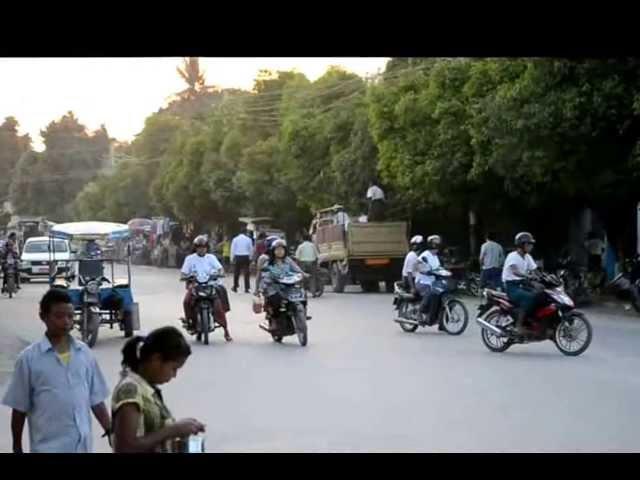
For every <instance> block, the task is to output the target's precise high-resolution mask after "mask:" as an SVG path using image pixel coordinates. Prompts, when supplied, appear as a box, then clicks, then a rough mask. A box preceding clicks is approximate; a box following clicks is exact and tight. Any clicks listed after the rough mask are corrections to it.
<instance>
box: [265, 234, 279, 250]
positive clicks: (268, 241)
mask: <svg viewBox="0 0 640 480" xmlns="http://www.w3.org/2000/svg"><path fill="white" fill-rule="evenodd" d="M276 240H280V237H278V236H277V235H271V236H269V237H267V239H266V240H265V241H264V244H265V246H266V247H267V251H269V250H271V245H272V244H273V242H275V241H276Z"/></svg>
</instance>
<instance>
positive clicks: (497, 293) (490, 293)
mask: <svg viewBox="0 0 640 480" xmlns="http://www.w3.org/2000/svg"><path fill="white" fill-rule="evenodd" d="M487 296H489V297H493V298H499V299H501V300H507V301H508V300H509V296H508V295H507V294H506V293H504V292H500V291H498V290H491V289H489V288H487Z"/></svg>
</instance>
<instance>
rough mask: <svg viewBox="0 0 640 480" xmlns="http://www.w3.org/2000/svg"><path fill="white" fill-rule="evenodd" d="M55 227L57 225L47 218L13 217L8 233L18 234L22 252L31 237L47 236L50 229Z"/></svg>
mask: <svg viewBox="0 0 640 480" xmlns="http://www.w3.org/2000/svg"><path fill="white" fill-rule="evenodd" d="M54 225H55V223H53V222H50V221H48V220H47V219H46V218H45V217H36V216H25V215H22V216H21V215H13V216H12V217H11V221H10V222H9V223H8V224H7V232H16V234H17V236H18V247H19V249H20V251H22V249H23V248H24V244H25V242H26V241H27V240H29V239H30V238H31V237H41V236H47V235H48V234H49V229H50V228H51V227H53V226H54Z"/></svg>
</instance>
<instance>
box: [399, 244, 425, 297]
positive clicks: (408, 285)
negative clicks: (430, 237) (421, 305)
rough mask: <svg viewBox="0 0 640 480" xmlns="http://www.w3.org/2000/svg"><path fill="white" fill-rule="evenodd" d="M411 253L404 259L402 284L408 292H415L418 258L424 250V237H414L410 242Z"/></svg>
mask: <svg viewBox="0 0 640 480" xmlns="http://www.w3.org/2000/svg"><path fill="white" fill-rule="evenodd" d="M409 248H410V250H409V253H407V256H406V257H405V258H404V266H403V267H402V282H403V284H404V288H405V290H406V291H407V292H415V291H416V285H415V280H416V276H417V274H418V262H419V259H418V256H419V255H420V254H421V253H422V250H423V249H424V237H423V236H422V235H414V236H413V237H412V238H411V241H410V242H409Z"/></svg>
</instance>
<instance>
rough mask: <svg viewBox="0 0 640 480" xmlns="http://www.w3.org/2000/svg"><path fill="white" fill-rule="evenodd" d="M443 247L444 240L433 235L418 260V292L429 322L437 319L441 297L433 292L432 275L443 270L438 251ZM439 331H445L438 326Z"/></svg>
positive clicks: (422, 310) (433, 279) (434, 279)
mask: <svg viewBox="0 0 640 480" xmlns="http://www.w3.org/2000/svg"><path fill="white" fill-rule="evenodd" d="M441 245H442V239H441V238H440V236H439V235H431V236H430V237H429V238H427V250H426V251H424V252H423V253H422V254H421V255H420V256H419V257H418V258H419V262H418V265H417V268H418V278H417V280H416V290H417V291H418V293H419V294H420V295H421V296H422V304H421V306H420V311H421V312H422V313H423V314H427V313H428V317H427V318H428V322H429V324H431V322H432V321H433V320H434V319H435V317H436V313H437V312H438V308H439V306H440V305H439V303H440V302H439V295H438V293H436V292H435V291H434V290H433V284H434V282H435V281H436V277H435V276H434V275H433V274H432V272H433V271H434V270H438V269H440V268H441V266H440V258H438V251H439V250H440V247H441ZM438 330H444V327H443V326H442V324H440V325H439V326H438Z"/></svg>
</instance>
